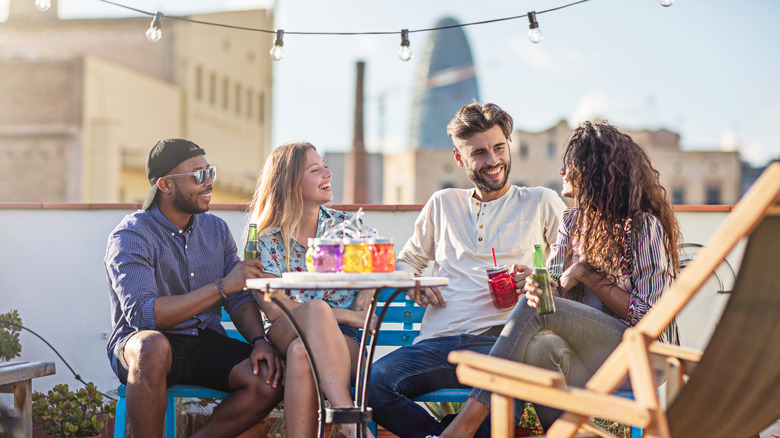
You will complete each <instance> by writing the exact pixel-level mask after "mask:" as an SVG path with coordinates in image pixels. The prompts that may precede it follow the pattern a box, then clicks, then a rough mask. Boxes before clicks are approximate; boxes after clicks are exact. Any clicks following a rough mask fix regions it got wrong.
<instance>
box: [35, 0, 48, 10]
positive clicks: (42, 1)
mask: <svg viewBox="0 0 780 438" xmlns="http://www.w3.org/2000/svg"><path fill="white" fill-rule="evenodd" d="M50 7H51V0H35V8H36V9H38V10H39V11H48V10H49V8H50Z"/></svg>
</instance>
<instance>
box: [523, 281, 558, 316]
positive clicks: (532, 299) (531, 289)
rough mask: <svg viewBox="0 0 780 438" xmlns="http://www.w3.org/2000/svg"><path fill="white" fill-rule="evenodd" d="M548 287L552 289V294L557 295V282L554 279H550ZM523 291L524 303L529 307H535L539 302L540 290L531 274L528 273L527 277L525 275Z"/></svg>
mask: <svg viewBox="0 0 780 438" xmlns="http://www.w3.org/2000/svg"><path fill="white" fill-rule="evenodd" d="M550 289H551V290H552V293H553V296H555V297H557V296H558V283H557V282H556V281H555V280H552V279H551V280H550ZM523 290H524V291H525V300H526V303H528V306H529V307H533V308H536V306H537V304H539V295H541V294H542V290H541V289H539V283H537V282H535V281H534V278H533V276H531V275H529V276H528V277H525V287H524V288H523Z"/></svg>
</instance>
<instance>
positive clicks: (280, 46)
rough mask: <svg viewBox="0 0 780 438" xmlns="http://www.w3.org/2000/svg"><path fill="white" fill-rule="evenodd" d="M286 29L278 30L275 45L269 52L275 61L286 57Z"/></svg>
mask: <svg viewBox="0 0 780 438" xmlns="http://www.w3.org/2000/svg"><path fill="white" fill-rule="evenodd" d="M283 38H284V30H282V29H277V30H276V40H274V46H273V47H271V51H270V52H269V54H270V55H271V59H273V60H274V61H281V59H282V58H284V40H283Z"/></svg>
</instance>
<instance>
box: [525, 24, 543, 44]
mask: <svg viewBox="0 0 780 438" xmlns="http://www.w3.org/2000/svg"><path fill="white" fill-rule="evenodd" d="M528 39H529V40H531V42H532V43H538V42H540V41H541V40H543V39H544V36H543V35H542V31H541V30H539V28H538V27H537V28H536V29H531V30H529V31H528Z"/></svg>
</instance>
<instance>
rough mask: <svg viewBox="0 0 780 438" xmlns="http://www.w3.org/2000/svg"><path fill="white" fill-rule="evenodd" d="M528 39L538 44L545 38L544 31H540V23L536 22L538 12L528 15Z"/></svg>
mask: <svg viewBox="0 0 780 438" xmlns="http://www.w3.org/2000/svg"><path fill="white" fill-rule="evenodd" d="M528 29H529V30H528V39H529V40H531V42H532V43H538V42H539V41H541V40H542V39H543V38H544V37H543V36H542V31H541V30H539V23H537V22H536V12H534V11H531V12H529V13H528Z"/></svg>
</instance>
